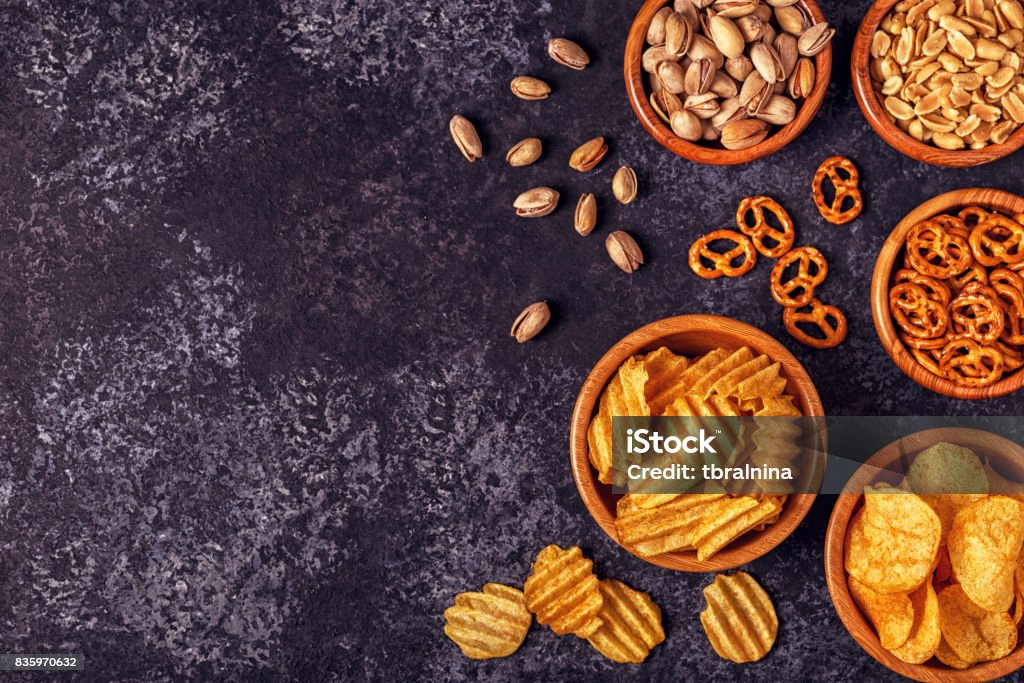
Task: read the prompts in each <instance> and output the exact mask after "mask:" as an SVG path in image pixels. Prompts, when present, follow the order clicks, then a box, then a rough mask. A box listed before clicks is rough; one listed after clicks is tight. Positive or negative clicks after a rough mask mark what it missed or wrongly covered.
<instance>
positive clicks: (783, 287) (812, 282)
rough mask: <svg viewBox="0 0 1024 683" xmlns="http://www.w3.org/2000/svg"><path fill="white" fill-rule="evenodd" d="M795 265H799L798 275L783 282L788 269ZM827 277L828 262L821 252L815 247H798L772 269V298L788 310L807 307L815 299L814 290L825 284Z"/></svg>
mask: <svg viewBox="0 0 1024 683" xmlns="http://www.w3.org/2000/svg"><path fill="white" fill-rule="evenodd" d="M794 263H795V264H797V272H796V275H794V276H793V277H792V279H789V280H786V281H785V282H783V281H782V278H783V277H784V276H785V274H786V269H787V268H789V267H790V266H791V265H793V264H794ZM827 275H828V261H826V260H825V256H824V255H822V253H821V252H820V251H818V250H817V249H815V248H814V247H798V248H796V249H794V250H793V251H791V252H789V253H788V254H786V255H784V256H783V257H782V258H780V259H779V261H778V263H776V264H775V267H774V268H772V275H771V281H770V282H771V292H772V297H773V298H774V299H775V300H776V301H777V302H779V304H780V305H782V306H786V307H788V308H793V307H800V306H806V305H807V304H809V303H811V299H813V298H814V288H815V287H817V286H818V285H820V284H821V283H822V282H824V281H825V277H826V276H827ZM794 292H796V293H797V294H795V295H794Z"/></svg>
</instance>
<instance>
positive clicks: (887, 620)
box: [849, 576, 914, 650]
mask: <svg viewBox="0 0 1024 683" xmlns="http://www.w3.org/2000/svg"><path fill="white" fill-rule="evenodd" d="M849 586H850V595H852V596H853V599H854V601H856V603H857V605H858V606H859V607H860V609H861V611H862V612H864V614H865V615H866V616H867V618H868V621H870V622H871V625H872V626H874V627H875V632H876V633H877V634H878V640H879V641H880V642H881V643H882V647H884V648H885V649H886V650H892V649H893V648H897V647H899V646H901V645H903V644H904V643H906V642H907V639H908V638H909V637H910V631H911V629H913V627H914V605H913V603H912V602H911V600H910V596H909V595H907V594H906V593H878V592H876V591H874V590H872V589H871V587H870V586H868V585H867V584H864V583H861V582H860V581H858V580H857V579H855V578H853V577H852V576H851V577H850V581H849Z"/></svg>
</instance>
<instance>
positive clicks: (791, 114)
mask: <svg viewBox="0 0 1024 683" xmlns="http://www.w3.org/2000/svg"><path fill="white" fill-rule="evenodd" d="M757 118H759V119H761V120H762V121H764V122H766V123H770V124H772V125H773V126H785V125H786V124H788V123H790V122H791V121H792V120H793V119H794V118H796V103H795V102H793V100H791V99H789V98H788V97H785V96H783V95H773V96H772V97H771V98H770V99H769V100H768V101H767V102H765V104H764V106H762V107H761V111H759V112H758V113H757Z"/></svg>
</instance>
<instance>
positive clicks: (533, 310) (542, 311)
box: [510, 301, 551, 344]
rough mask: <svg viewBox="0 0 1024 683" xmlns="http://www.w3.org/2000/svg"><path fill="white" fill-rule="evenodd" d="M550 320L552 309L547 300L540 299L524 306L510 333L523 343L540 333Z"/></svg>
mask: <svg viewBox="0 0 1024 683" xmlns="http://www.w3.org/2000/svg"><path fill="white" fill-rule="evenodd" d="M550 320H551V309H550V308H549V307H548V304H547V302H546V301H538V302H536V303H533V304H530V305H529V306H527V307H526V308H524V309H523V311H522V313H520V314H519V315H518V316H516V319H515V322H513V323H512V331H511V332H510V334H511V335H512V336H513V337H515V338H516V341H517V342H519V343H520V344H523V343H525V342H528V341H529V340H531V339H533V338H534V337H536V336H537V335H538V334H540V332H541V330H543V329H544V328H545V327H547V324H548V322H549V321H550Z"/></svg>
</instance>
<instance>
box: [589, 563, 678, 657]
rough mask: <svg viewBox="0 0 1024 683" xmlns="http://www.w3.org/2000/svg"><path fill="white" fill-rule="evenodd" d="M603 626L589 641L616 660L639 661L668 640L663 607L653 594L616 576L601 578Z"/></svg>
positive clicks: (606, 655) (602, 652)
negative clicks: (662, 611)
mask: <svg viewBox="0 0 1024 683" xmlns="http://www.w3.org/2000/svg"><path fill="white" fill-rule="evenodd" d="M600 587H601V595H602V596H603V598H604V603H603V604H602V606H601V612H600V613H599V615H598V616H599V617H600V618H601V622H602V623H601V627H600V628H599V629H597V630H596V631H595V632H594V633H593V634H591V635H590V636H589V637H588V638H587V641H588V642H589V643H590V644H591V645H593V646H594V649H596V650H597V651H598V652H600V653H601V654H603V655H604V656H605V657H607V658H608V659H610V660H612V661H613V662H620V663H623V664H639V663H640V662H642V661H644V660H645V659H647V655H649V654H650V653H651V650H653V649H654V648H655V646H657V645H658V643H660V642H662V641H663V640H665V631H664V630H662V628H661V610H660V609H659V608H658V606H657V605H656V604H654V601H653V600H651V597H650V596H649V595H647V593H644V592H642V591H638V590H634V589H632V588H630V587H629V586H627V585H626V584H624V583H622V582H621V581H616V580H615V579H604V580H602V581H601V584H600Z"/></svg>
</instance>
